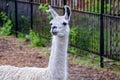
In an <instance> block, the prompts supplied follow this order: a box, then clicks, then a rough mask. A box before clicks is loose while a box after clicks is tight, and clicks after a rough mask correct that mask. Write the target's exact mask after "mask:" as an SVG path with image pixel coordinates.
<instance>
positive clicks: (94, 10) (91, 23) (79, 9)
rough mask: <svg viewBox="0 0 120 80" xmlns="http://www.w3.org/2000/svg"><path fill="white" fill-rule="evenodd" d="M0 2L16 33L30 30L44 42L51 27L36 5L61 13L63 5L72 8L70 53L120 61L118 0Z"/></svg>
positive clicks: (119, 12) (119, 11)
mask: <svg viewBox="0 0 120 80" xmlns="http://www.w3.org/2000/svg"><path fill="white" fill-rule="evenodd" d="M38 1H39V3H37V2H35V1H34V0H33V1H32V0H29V1H28V2H27V1H26V2H25V1H22V0H21V1H20V0H14V1H12V0H0V10H4V11H6V12H7V14H8V16H9V17H10V18H11V19H12V20H13V22H14V24H15V27H14V28H15V29H14V30H15V31H16V34H18V33H19V32H22V33H29V29H30V28H32V29H34V30H36V31H37V32H39V33H40V35H41V36H42V37H44V38H46V39H49V38H50V36H51V35H50V33H49V30H50V25H49V20H48V19H47V18H46V14H45V13H43V12H42V11H41V10H40V9H38V6H39V5H40V4H41V3H42V4H43V3H48V4H51V5H52V6H53V7H54V8H55V9H56V10H57V11H58V12H59V13H60V14H63V10H62V8H61V7H62V6H64V5H66V4H67V5H69V6H70V7H71V8H72V17H71V22H70V26H71V33H70V48H69V51H70V52H74V53H76V54H78V55H82V54H92V53H94V54H97V55H100V56H101V67H103V57H107V58H110V59H114V60H118V61H120V1H119V0H38Z"/></svg>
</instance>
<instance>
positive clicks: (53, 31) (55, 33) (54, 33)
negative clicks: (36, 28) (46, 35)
mask: <svg viewBox="0 0 120 80" xmlns="http://www.w3.org/2000/svg"><path fill="white" fill-rule="evenodd" d="M56 28H57V26H53V27H52V29H51V32H52V34H53V35H57V30H56Z"/></svg>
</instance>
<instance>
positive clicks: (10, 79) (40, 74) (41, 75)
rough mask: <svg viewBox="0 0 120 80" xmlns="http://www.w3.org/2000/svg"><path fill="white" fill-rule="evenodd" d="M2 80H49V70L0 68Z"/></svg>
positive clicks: (6, 66)
mask: <svg viewBox="0 0 120 80" xmlns="http://www.w3.org/2000/svg"><path fill="white" fill-rule="evenodd" d="M0 80H49V79H48V70H47V68H35V67H23V68H18V67H14V66H9V65H5V66H0Z"/></svg>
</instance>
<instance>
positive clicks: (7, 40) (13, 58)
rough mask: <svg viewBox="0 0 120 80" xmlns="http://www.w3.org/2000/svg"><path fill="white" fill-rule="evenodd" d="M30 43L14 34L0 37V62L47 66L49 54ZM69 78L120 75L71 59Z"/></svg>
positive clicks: (114, 79)
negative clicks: (76, 62) (31, 45)
mask: <svg viewBox="0 0 120 80" xmlns="http://www.w3.org/2000/svg"><path fill="white" fill-rule="evenodd" d="M28 45H29V43H28V42H26V41H24V42H23V41H21V40H18V39H17V38H15V37H14V36H9V37H0V64H2V65H12V66H18V67H24V66H30V67H33V66H34V67H47V64H48V60H49V55H48V54H44V52H42V51H41V50H40V49H38V48H35V47H30V46H28ZM68 64H69V65H68V66H69V69H68V71H69V76H68V77H69V79H68V80H120V75H119V76H118V75H116V74H115V73H113V72H111V71H109V70H108V71H103V70H98V69H93V68H91V67H86V66H83V65H81V64H79V65H76V64H73V62H72V61H69V63H68Z"/></svg>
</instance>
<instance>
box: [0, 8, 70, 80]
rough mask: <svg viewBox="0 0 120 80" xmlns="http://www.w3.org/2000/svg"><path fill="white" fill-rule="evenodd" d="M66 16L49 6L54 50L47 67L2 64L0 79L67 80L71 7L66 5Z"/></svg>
mask: <svg viewBox="0 0 120 80" xmlns="http://www.w3.org/2000/svg"><path fill="white" fill-rule="evenodd" d="M64 8H65V14H64V16H59V15H58V14H57V13H56V12H55V11H54V9H52V8H51V7H50V6H49V10H48V11H49V12H50V13H51V15H52V17H53V19H52V20H51V22H50V24H51V33H52V35H53V38H52V50H51V55H50V60H49V64H48V67H47V68H36V67H22V68H19V67H14V66H9V65H3V66H0V80H67V48H68V37H69V25H68V23H69V21H70V16H71V9H70V8H69V7H68V6H65V7H64Z"/></svg>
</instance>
